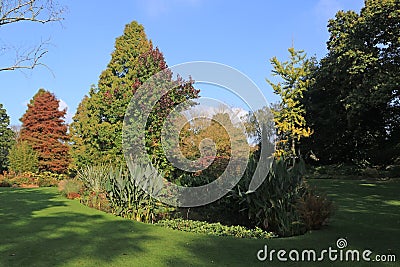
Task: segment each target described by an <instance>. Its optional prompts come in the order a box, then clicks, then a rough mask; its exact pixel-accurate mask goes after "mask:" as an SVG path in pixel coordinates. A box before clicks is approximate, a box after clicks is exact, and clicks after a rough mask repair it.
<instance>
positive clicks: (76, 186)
mask: <svg viewBox="0 0 400 267" xmlns="http://www.w3.org/2000/svg"><path fill="white" fill-rule="evenodd" d="M82 188H83V184H82V182H81V181H78V180H75V179H65V180H62V181H60V182H59V183H58V191H59V192H61V194H63V195H64V196H66V197H68V196H71V195H73V196H77V195H80V193H81V192H82Z"/></svg>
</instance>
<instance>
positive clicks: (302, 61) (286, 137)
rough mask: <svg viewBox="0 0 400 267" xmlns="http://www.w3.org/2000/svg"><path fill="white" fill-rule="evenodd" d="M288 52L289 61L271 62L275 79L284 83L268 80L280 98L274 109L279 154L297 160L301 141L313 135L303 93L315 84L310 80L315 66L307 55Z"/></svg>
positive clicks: (302, 52)
mask: <svg viewBox="0 0 400 267" xmlns="http://www.w3.org/2000/svg"><path fill="white" fill-rule="evenodd" d="M288 51H289V54H290V59H289V61H285V62H280V61H279V60H278V59H277V58H276V57H273V58H272V59H271V64H272V67H273V70H272V75H273V76H279V77H280V78H281V79H282V82H278V83H273V82H271V81H270V80H268V79H267V82H268V83H269V84H270V85H271V87H272V88H273V89H274V93H275V94H277V95H279V96H280V97H281V101H280V103H279V104H278V106H277V107H276V108H273V109H272V113H273V115H274V122H275V126H276V128H277V130H278V135H279V139H280V140H279V141H278V143H277V154H278V155H281V154H283V155H287V156H289V157H291V158H295V157H296V156H298V151H297V145H298V142H299V141H300V139H301V138H304V137H309V136H310V135H311V134H312V130H311V129H310V128H309V127H307V125H306V120H305V108H304V106H303V105H302V103H301V99H302V98H303V93H304V92H305V91H307V90H308V88H309V87H310V85H311V84H312V82H313V80H312V78H310V74H311V69H312V64H311V61H310V60H308V59H306V54H305V53H304V51H302V50H300V51H297V50H295V49H294V48H293V47H291V48H289V49H288Z"/></svg>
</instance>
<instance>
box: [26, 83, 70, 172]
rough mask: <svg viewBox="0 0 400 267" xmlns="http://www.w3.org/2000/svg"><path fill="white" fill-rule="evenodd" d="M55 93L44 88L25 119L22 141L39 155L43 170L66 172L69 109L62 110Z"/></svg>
mask: <svg viewBox="0 0 400 267" xmlns="http://www.w3.org/2000/svg"><path fill="white" fill-rule="evenodd" d="M59 102H60V101H59V100H58V99H57V98H56V97H55V95H54V94H52V93H50V92H49V91H46V90H44V89H40V90H39V91H38V92H37V93H36V95H35V96H34V97H33V99H32V100H31V101H30V103H29V104H28V110H27V111H26V112H25V114H24V115H23V116H22V118H21V122H22V129H21V136H20V138H21V140H25V141H27V142H29V144H30V145H31V146H32V148H33V149H34V150H35V151H37V153H38V155H39V170H40V171H51V172H56V173H65V172H66V171H67V168H68V165H69V154H68V146H67V144H66V142H67V141H68V134H67V125H66V124H65V121H64V117H65V114H66V110H62V111H60V110H59Z"/></svg>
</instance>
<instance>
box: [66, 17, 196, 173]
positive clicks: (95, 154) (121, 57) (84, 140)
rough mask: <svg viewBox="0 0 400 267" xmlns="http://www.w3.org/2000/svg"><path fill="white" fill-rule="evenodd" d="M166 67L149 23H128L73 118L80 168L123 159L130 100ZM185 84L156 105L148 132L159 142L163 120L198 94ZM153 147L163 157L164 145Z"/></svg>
mask: <svg viewBox="0 0 400 267" xmlns="http://www.w3.org/2000/svg"><path fill="white" fill-rule="evenodd" d="M166 68H167V64H166V62H165V60H164V56H163V54H162V53H161V52H160V51H159V49H158V48H154V47H153V45H152V43H151V41H150V40H148V39H147V37H146V34H145V32H144V28H143V26H142V25H140V24H138V23H137V22H135V21H133V22H132V23H130V24H128V25H126V27H125V30H124V34H123V35H122V36H120V37H118V38H117V39H116V41H115V49H114V52H113V53H112V55H111V61H110V63H109V64H108V66H107V68H106V69H105V70H104V71H103V72H102V74H101V75H100V78H99V82H98V85H97V87H92V88H91V90H90V92H89V95H88V96H86V97H85V98H84V99H83V100H82V102H81V104H80V105H79V107H78V110H77V113H76V114H75V116H74V118H73V123H72V124H71V128H70V129H71V141H72V155H73V160H74V166H75V167H77V168H79V167H82V166H84V165H86V164H93V163H95V162H113V163H118V162H122V161H123V153H122V126H123V121H124V117H125V112H126V109H127V107H128V104H129V102H130V101H131V99H132V97H133V95H134V94H135V92H136V90H137V88H139V87H140V86H141V85H142V84H143V83H144V82H145V81H146V80H147V79H149V78H150V77H151V76H152V75H154V74H156V73H158V72H159V71H161V70H164V69H166ZM171 76H172V75H171ZM182 88H183V89H182V90H177V91H174V92H172V93H171V94H167V95H166V96H165V97H164V99H162V100H160V101H159V104H158V105H157V106H156V107H154V112H153V113H152V116H150V121H149V122H148V127H149V128H152V129H151V131H150V130H149V131H148V134H147V137H146V140H147V141H148V143H149V144H150V143H151V144H153V143H154V142H157V143H158V144H159V142H160V138H161V137H160V136H161V126H162V122H163V121H164V119H165V118H166V114H167V112H168V111H169V110H170V109H171V108H172V107H173V106H174V105H176V104H179V103H181V102H183V101H185V100H187V98H195V97H197V94H198V91H197V90H195V89H194V88H193V87H192V83H183V86H182ZM148 152H149V154H151V155H153V157H155V158H158V159H160V158H162V157H163V156H162V154H163V152H162V151H161V148H160V146H158V145H155V146H151V145H149V151H148ZM164 160H166V159H164Z"/></svg>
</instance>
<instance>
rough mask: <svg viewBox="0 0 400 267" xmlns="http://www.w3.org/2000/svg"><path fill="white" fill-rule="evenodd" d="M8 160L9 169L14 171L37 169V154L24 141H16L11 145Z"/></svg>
mask: <svg viewBox="0 0 400 267" xmlns="http://www.w3.org/2000/svg"><path fill="white" fill-rule="evenodd" d="M8 160H9V164H10V165H9V169H10V170H12V171H14V172H16V173H23V172H38V170H39V159H38V155H37V153H36V152H35V151H34V150H33V149H32V147H31V146H30V145H29V144H28V143H27V142H26V141H22V142H18V143H16V144H15V145H14V146H12V147H11V149H10V151H9V154H8Z"/></svg>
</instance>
